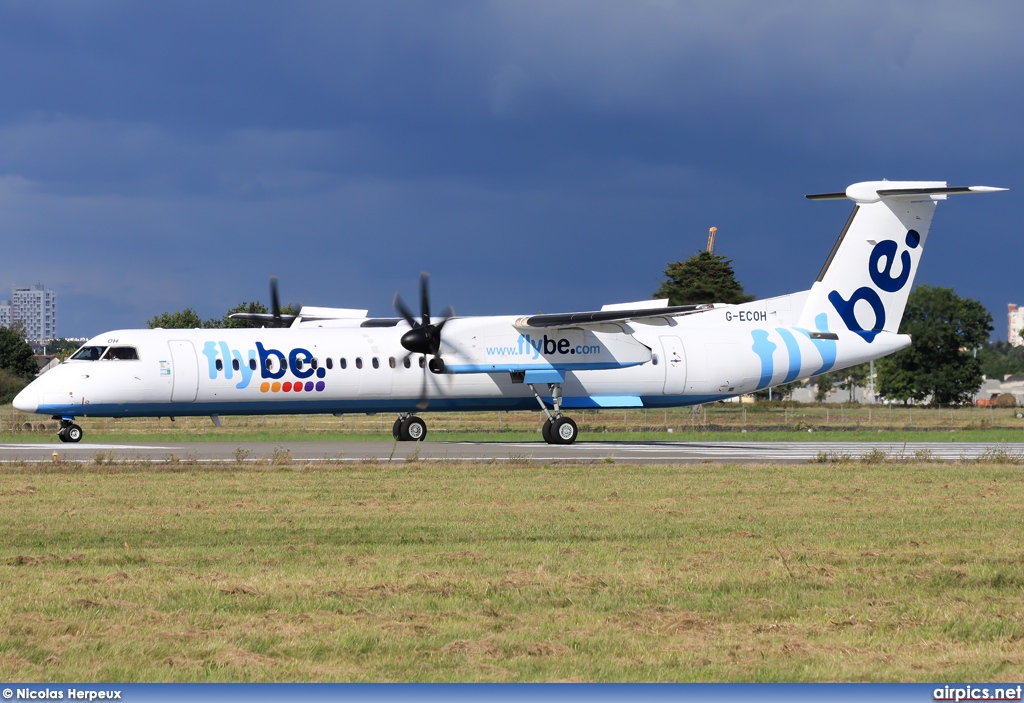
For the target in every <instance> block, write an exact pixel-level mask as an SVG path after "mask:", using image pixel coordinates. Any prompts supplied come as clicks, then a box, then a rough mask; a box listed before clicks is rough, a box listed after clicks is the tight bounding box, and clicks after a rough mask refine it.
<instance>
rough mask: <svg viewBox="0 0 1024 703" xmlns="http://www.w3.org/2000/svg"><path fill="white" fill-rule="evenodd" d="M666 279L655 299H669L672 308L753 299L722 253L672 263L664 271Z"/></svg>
mask: <svg viewBox="0 0 1024 703" xmlns="http://www.w3.org/2000/svg"><path fill="white" fill-rule="evenodd" d="M665 276H666V277H667V280H665V281H662V283H661V287H660V288H658V290H657V291H655V292H654V297H655V298H668V304H669V305H695V304H697V303H746V302H748V301H751V300H753V299H754V296H752V295H747V294H746V293H744V292H743V286H741V285H740V284H739V282H738V281H737V280H736V273H735V272H734V271H733V269H732V260H730V259H727V258H725V257H724V256H722V255H721V254H712V253H710V252H707V251H702V252H700V253H698V254H694V255H693V256H691V257H689V258H688V259H686V260H685V261H673V262H672V263H671V264H669V265H668V268H667V269H665Z"/></svg>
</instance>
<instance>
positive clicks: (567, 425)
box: [551, 417, 579, 444]
mask: <svg viewBox="0 0 1024 703" xmlns="http://www.w3.org/2000/svg"><path fill="white" fill-rule="evenodd" d="M578 435H579V430H577V429H576V423H575V422H573V421H572V418H571V417H560V418H558V419H557V420H555V423H554V425H552V426H551V438H552V439H553V440H555V442H554V443H555V444H572V443H573V442H575V441H576V437H577V436H578Z"/></svg>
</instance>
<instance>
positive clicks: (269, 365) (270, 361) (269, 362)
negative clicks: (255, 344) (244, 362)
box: [263, 356, 274, 371]
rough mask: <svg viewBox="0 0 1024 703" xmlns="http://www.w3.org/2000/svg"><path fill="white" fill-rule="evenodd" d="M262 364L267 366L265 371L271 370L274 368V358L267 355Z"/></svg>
mask: <svg viewBox="0 0 1024 703" xmlns="http://www.w3.org/2000/svg"><path fill="white" fill-rule="evenodd" d="M263 365H264V366H266V367H267V371H273V370H274V360H273V359H272V358H271V357H269V356H268V357H267V358H266V360H265V361H264V362H263Z"/></svg>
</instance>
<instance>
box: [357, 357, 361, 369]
mask: <svg viewBox="0 0 1024 703" xmlns="http://www.w3.org/2000/svg"><path fill="white" fill-rule="evenodd" d="M356 368H357V369H361V368H363V360H362V358H361V357H358V356H357V357H356Z"/></svg>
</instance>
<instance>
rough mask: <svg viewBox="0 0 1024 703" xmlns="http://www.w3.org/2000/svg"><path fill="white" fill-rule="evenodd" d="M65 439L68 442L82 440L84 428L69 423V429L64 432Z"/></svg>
mask: <svg viewBox="0 0 1024 703" xmlns="http://www.w3.org/2000/svg"><path fill="white" fill-rule="evenodd" d="M64 441H66V442H80V441H82V428H81V427H79V426H78V425H68V428H67V430H65V432H64Z"/></svg>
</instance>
